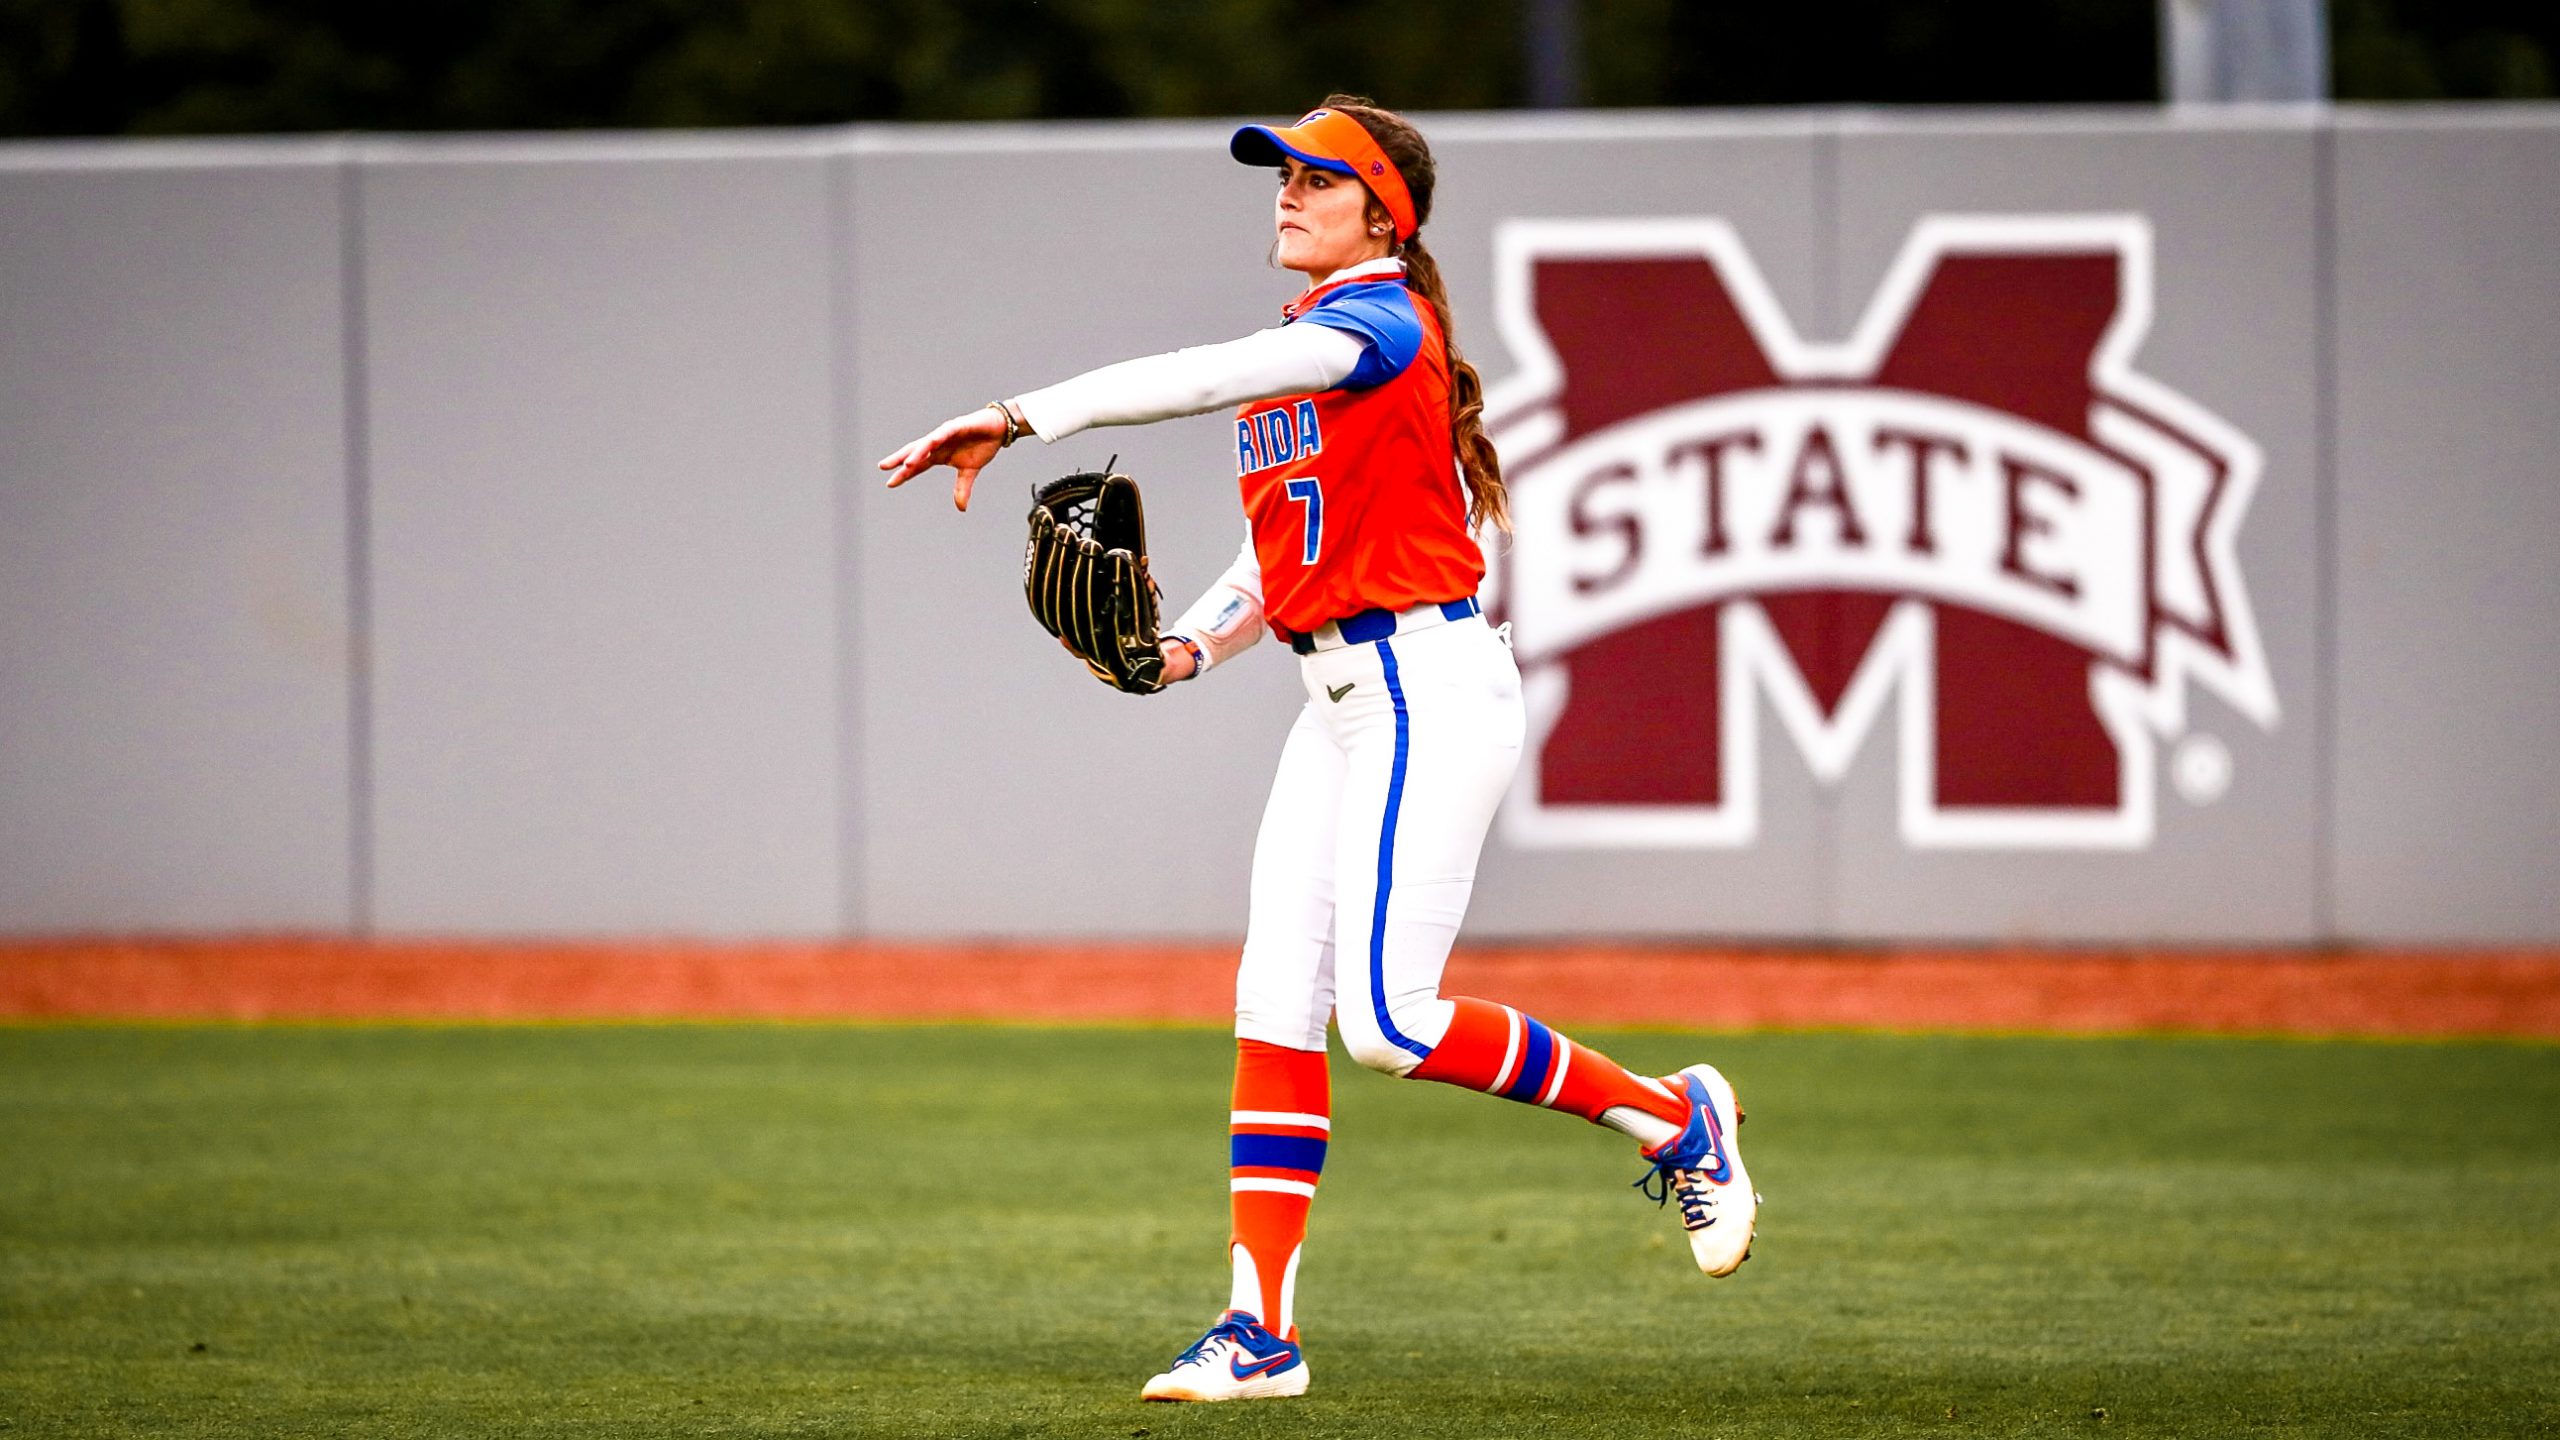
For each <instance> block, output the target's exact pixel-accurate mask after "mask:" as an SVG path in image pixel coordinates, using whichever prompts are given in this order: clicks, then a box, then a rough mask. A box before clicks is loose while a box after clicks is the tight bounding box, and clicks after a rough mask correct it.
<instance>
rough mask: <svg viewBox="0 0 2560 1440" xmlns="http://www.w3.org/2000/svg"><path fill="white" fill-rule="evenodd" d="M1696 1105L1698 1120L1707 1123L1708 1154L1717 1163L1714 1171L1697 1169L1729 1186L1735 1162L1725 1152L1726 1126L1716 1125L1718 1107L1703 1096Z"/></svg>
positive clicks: (1704, 1167) (1717, 1181)
mask: <svg viewBox="0 0 2560 1440" xmlns="http://www.w3.org/2000/svg"><path fill="white" fill-rule="evenodd" d="M1700 1088H1701V1089H1703V1088H1705V1087H1703V1086H1701V1087H1700ZM1696 1104H1697V1106H1698V1118H1700V1119H1702V1120H1704V1121H1706V1123H1707V1153H1708V1154H1710V1155H1712V1156H1714V1157H1715V1161H1716V1163H1715V1168H1713V1169H1709V1168H1707V1167H1706V1166H1704V1165H1701V1166H1699V1167H1697V1169H1698V1173H1699V1174H1701V1175H1704V1176H1706V1177H1707V1178H1708V1179H1709V1180H1712V1181H1714V1182H1715V1183H1716V1184H1718V1185H1724V1184H1728V1183H1730V1182H1731V1181H1732V1179H1733V1161H1732V1160H1730V1159H1728V1158H1727V1157H1726V1155H1725V1152H1724V1126H1722V1125H1720V1124H1718V1123H1716V1107H1715V1106H1713V1105H1711V1104H1709V1103H1707V1101H1706V1099H1705V1098H1704V1097H1703V1096H1701V1097H1698V1098H1697V1100H1696Z"/></svg>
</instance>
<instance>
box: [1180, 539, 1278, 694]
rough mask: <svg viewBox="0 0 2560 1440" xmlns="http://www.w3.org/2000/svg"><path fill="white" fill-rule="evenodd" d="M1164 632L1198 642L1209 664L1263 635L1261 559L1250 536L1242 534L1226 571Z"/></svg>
mask: <svg viewBox="0 0 2560 1440" xmlns="http://www.w3.org/2000/svg"><path fill="white" fill-rule="evenodd" d="M1164 633H1165V634H1167V635H1181V636H1185V637H1187V638H1189V639H1192V640H1195V641H1198V642H1199V645H1200V649H1201V650H1202V652H1203V653H1205V654H1206V655H1207V656H1208V657H1209V664H1210V665H1212V666H1215V665H1223V664H1225V663H1226V662H1227V661H1228V660H1231V659H1233V658H1234V657H1236V656H1237V655H1240V654H1242V653H1244V652H1245V651H1246V650H1249V649H1251V648H1252V647H1253V642H1255V641H1256V640H1259V639H1261V638H1262V562H1261V561H1260V560H1258V559H1256V558H1254V553H1253V537H1252V536H1250V535H1248V536H1246V537H1245V542H1244V548H1243V549H1242V550H1240V551H1238V552H1237V554H1236V563H1234V564H1233V565H1230V566H1228V567H1227V573H1225V574H1224V575H1221V576H1219V577H1218V578H1217V580H1216V582H1215V583H1213V584H1211V585H1210V587H1209V589H1208V591H1207V592H1206V593H1204V594H1203V595H1201V597H1200V598H1199V599H1197V600H1194V601H1192V602H1191V608H1190V609H1188V610H1185V611H1183V612H1182V618H1181V619H1179V620H1176V621H1174V622H1173V624H1172V625H1170V626H1168V627H1166V629H1165V632H1164Z"/></svg>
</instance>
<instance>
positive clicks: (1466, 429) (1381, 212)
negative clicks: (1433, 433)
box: [1324, 94, 1511, 534]
mask: <svg viewBox="0 0 2560 1440" xmlns="http://www.w3.org/2000/svg"><path fill="white" fill-rule="evenodd" d="M1324 108H1325V109H1328V110H1339V111H1341V112H1342V113H1343V114H1345V115H1348V116H1350V117H1351V118H1352V119H1354V120H1356V121H1358V122H1360V128H1361V129H1363V130H1366V131H1368V132H1369V138H1370V139H1372V140H1375V141H1377V142H1378V148H1379V149H1381V150H1383V151H1385V152H1386V154H1387V159H1388V161H1389V162H1390V163H1392V164H1393V165H1394V166H1395V167H1396V169H1397V170H1398V171H1400V172H1402V173H1403V175H1404V188H1405V189H1406V190H1407V191H1408V192H1409V193H1411V195H1412V196H1413V216H1414V233H1413V234H1412V235H1411V236H1410V237H1408V238H1407V239H1406V240H1405V242H1404V243H1403V244H1402V245H1401V246H1399V247H1397V249H1396V252H1395V253H1396V254H1397V255H1399V256H1400V257H1402V258H1403V260H1404V276H1405V287H1406V288H1407V289H1409V290H1411V291H1413V293H1414V294H1416V295H1419V296H1421V297H1422V299H1423V301H1424V303H1426V304H1428V305H1430V307H1431V314H1432V318H1434V319H1436V320H1438V321H1439V322H1440V338H1441V341H1442V343H1443V344H1444V345H1446V346H1447V348H1448V352H1449V432H1450V439H1451V441H1452V444H1453V446H1454V448H1455V449H1456V451H1457V456H1458V470H1459V473H1460V474H1461V475H1463V476H1464V477H1465V478H1466V482H1467V524H1468V526H1469V527H1470V528H1472V527H1476V526H1481V525H1484V524H1486V523H1488V522H1489V523H1491V524H1492V525H1493V526H1494V528H1496V529H1498V530H1501V531H1502V532H1503V533H1505V534H1508V533H1510V530H1511V492H1510V491H1509V490H1508V489H1507V488H1506V487H1505V486H1504V485H1503V483H1502V459H1501V457H1500V456H1498V455H1496V454H1495V453H1494V450H1493V438H1492V437H1491V436H1489V435H1487V434H1485V433H1484V380H1483V379H1482V378H1481V377H1479V376H1478V375H1477V374H1476V367H1474V366H1473V365H1470V364H1468V363H1467V362H1466V361H1465V360H1464V359H1463V358H1461V357H1460V356H1459V354H1458V336H1457V330H1456V327H1455V325H1454V323H1453V322H1452V321H1451V320H1450V318H1449V291H1448V289H1447V287H1446V286H1444V285H1443V284H1442V283H1441V280H1440V262H1439V261H1437V260H1434V259H1433V258H1432V257H1431V252H1430V251H1429V250H1426V249H1424V248H1423V245H1422V229H1421V227H1422V223H1423V222H1424V221H1426V220H1429V219H1430V218H1431V190H1432V186H1433V184H1434V183H1435V182H1436V181H1437V180H1438V178H1439V174H1438V171H1437V169H1436V168H1435V167H1434V166H1433V164H1432V161H1431V146H1430V145H1429V144H1428V143H1426V142H1425V141H1424V140H1423V138H1422V132H1421V131H1419V130H1416V129H1415V128H1413V122H1412V121H1410V120H1407V119H1405V118H1404V117H1403V116H1401V115H1399V114H1397V113H1396V112H1394V111H1393V110H1389V109H1386V108H1384V107H1382V106H1379V105H1376V104H1373V103H1371V102H1370V101H1369V100H1368V99H1367V98H1366V97H1363V96H1359V95H1340V94H1335V95H1327V96H1326V97H1324ZM1369 208H1370V210H1371V212H1372V213H1373V214H1374V215H1375V216H1376V217H1377V218H1379V219H1385V218H1386V207H1385V206H1383V205H1380V204H1379V203H1378V200H1377V197H1376V196H1374V195H1373V196H1371V197H1370V199H1369Z"/></svg>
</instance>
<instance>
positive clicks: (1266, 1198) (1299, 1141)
mask: <svg viewBox="0 0 2560 1440" xmlns="http://www.w3.org/2000/svg"><path fill="white" fill-rule="evenodd" d="M1332 1137H1333V1081H1332V1077H1331V1076H1330V1074H1329V1073H1328V1072H1327V1071H1326V1069H1325V1058H1324V1052H1323V1051H1321V1050H1292V1049H1289V1048H1288V1047H1287V1046H1285V1045H1267V1044H1265V1043H1263V1042H1262V1041H1260V1040H1238V1041H1237V1042H1236V1089H1235V1108H1234V1110H1233V1111H1232V1112H1230V1113H1229V1115H1228V1117H1227V1166H1228V1168H1227V1190H1228V1208H1229V1211H1230V1213H1231V1214H1232V1215H1233V1216H1234V1223H1235V1231H1234V1233H1233V1234H1232V1235H1231V1236H1229V1237H1228V1241H1227V1255H1228V1258H1229V1259H1230V1261H1231V1262H1232V1263H1233V1265H1234V1272H1235V1274H1234V1282H1233V1284H1232V1285H1231V1287H1230V1289H1229V1291H1228V1298H1227V1308H1228V1309H1230V1310H1243V1311H1246V1312H1249V1313H1250V1314H1252V1315H1253V1316H1254V1318H1256V1319H1258V1320H1260V1321H1261V1322H1262V1323H1263V1325H1264V1327H1265V1328H1267V1329H1269V1330H1270V1331H1272V1332H1273V1333H1274V1334H1277V1335H1281V1336H1284V1337H1285V1336H1287V1335H1288V1334H1289V1332H1290V1330H1291V1328H1292V1327H1293V1326H1295V1325H1296V1323H1297V1317H1296V1315H1295V1314H1294V1313H1293V1312H1294V1310H1295V1308H1296V1301H1297V1289H1298V1248H1299V1246H1300V1245H1302V1244H1304V1243H1305V1241H1306V1238H1307V1210H1308V1207H1310V1206H1312V1205H1314V1204H1315V1200H1316V1178H1317V1177H1318V1176H1319V1175H1321V1174H1323V1173H1324V1150H1325V1144H1326V1142H1327V1141H1329V1140H1330V1139H1332Z"/></svg>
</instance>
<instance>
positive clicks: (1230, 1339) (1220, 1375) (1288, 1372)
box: [1139, 1310, 1307, 1401]
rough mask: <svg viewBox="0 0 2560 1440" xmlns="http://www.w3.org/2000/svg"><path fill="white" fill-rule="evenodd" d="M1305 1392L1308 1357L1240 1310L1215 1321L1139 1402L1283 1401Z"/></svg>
mask: <svg viewBox="0 0 2560 1440" xmlns="http://www.w3.org/2000/svg"><path fill="white" fill-rule="evenodd" d="M1306 1393H1307V1357H1306V1356H1305V1355H1303V1354H1301V1353H1299V1350H1298V1342H1296V1341H1294V1340H1283V1339H1281V1338H1280V1337H1279V1336H1277V1335H1274V1334H1272V1333H1271V1332H1270V1331H1268V1330H1266V1329H1264V1328H1263V1327H1262V1322H1261V1321H1260V1320H1257V1319H1255V1318H1254V1317H1253V1316H1251V1315H1248V1314H1246V1313H1245V1312H1244V1311H1242V1310H1230V1311H1228V1312H1227V1313H1225V1314H1224V1315H1221V1316H1219V1317H1218V1323H1217V1324H1215V1325H1212V1326H1210V1327H1209V1333H1207V1334H1205V1335H1203V1336H1201V1337H1200V1338H1199V1339H1197V1340H1195V1341H1193V1342H1191V1348H1190V1349H1188V1350H1185V1351H1183V1352H1182V1353H1181V1354H1179V1355H1177V1356H1175V1357H1174V1358H1173V1368H1172V1369H1170V1370H1167V1371H1165V1372H1164V1373H1163V1374H1161V1375H1158V1376H1156V1377H1155V1378H1154V1379H1152V1380H1149V1381H1148V1382H1147V1388H1146V1389H1144V1390H1142V1391H1140V1392H1139V1398H1140V1399H1143V1400H1198V1401H1217V1400H1285V1399H1287V1398H1289V1397H1290V1396H1293V1395H1304V1394H1306Z"/></svg>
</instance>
